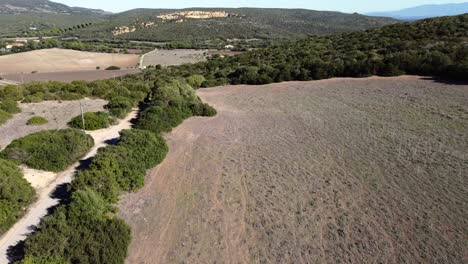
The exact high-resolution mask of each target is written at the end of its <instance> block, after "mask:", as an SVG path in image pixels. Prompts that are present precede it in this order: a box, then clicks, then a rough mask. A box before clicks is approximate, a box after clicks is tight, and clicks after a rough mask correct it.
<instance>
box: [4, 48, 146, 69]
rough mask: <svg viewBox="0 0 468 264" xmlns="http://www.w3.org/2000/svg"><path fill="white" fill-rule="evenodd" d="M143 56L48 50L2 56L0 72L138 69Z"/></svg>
mask: <svg viewBox="0 0 468 264" xmlns="http://www.w3.org/2000/svg"><path fill="white" fill-rule="evenodd" d="M138 63H139V56H138V55H133V54H109V53H97V52H85V51H76V50H65V49H45V50H35V51H30V52H24V53H18V54H12V55H5V56H0V73H1V74H6V73H31V72H34V71H37V72H56V71H83V70H95V69H96V67H97V66H99V67H101V69H105V68H106V67H109V66H114V65H115V66H119V67H120V68H122V69H124V68H131V67H136V66H137V65H138Z"/></svg>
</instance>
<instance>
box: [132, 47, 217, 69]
mask: <svg viewBox="0 0 468 264" xmlns="http://www.w3.org/2000/svg"><path fill="white" fill-rule="evenodd" d="M207 52H208V50H191V49H177V50H154V51H152V52H149V53H147V54H145V55H144V57H143V59H142V62H141V65H142V66H143V67H148V66H151V65H152V66H155V65H161V66H171V65H181V64H185V63H196V62H200V61H204V60H205V59H206V56H205V53H207Z"/></svg>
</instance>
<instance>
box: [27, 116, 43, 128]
mask: <svg viewBox="0 0 468 264" xmlns="http://www.w3.org/2000/svg"><path fill="white" fill-rule="evenodd" d="M48 122H49V121H47V119H46V118H44V117H42V116H33V117H31V118H30V119H29V120H28V122H27V123H26V124H27V125H29V126H39V125H44V124H47V123H48Z"/></svg>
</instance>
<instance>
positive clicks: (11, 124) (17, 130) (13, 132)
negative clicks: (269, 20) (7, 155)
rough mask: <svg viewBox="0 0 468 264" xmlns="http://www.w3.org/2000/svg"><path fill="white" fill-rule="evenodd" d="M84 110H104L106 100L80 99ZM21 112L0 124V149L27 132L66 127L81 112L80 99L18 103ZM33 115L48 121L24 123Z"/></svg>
mask: <svg viewBox="0 0 468 264" xmlns="http://www.w3.org/2000/svg"><path fill="white" fill-rule="evenodd" d="M81 103H82V104H83V109H84V110H85V111H86V112H97V111H104V105H106V104H107V101H105V100H101V99H95V100H94V99H93V100H91V99H84V100H81ZM19 106H20V107H21V113H19V114H15V115H14V116H13V118H11V119H10V120H8V121H7V122H6V123H5V124H3V125H0V135H1V136H0V149H3V148H5V147H6V146H8V144H10V143H11V141H13V140H15V139H17V138H21V137H24V136H27V135H29V134H32V133H35V132H39V131H43V130H50V129H59V128H66V127H67V122H68V121H70V120H71V119H72V118H73V117H75V116H77V115H79V114H80V113H81V110H80V101H61V102H59V101H45V102H42V103H31V104H19ZM33 116H42V117H45V118H46V119H47V120H48V121H49V122H48V123H47V124H44V125H39V126H31V125H27V124H26V123H27V122H28V120H29V119H30V118H31V117H33Z"/></svg>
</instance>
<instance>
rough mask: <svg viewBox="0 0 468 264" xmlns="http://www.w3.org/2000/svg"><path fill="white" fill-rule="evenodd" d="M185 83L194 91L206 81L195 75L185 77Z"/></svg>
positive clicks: (201, 76)
mask: <svg viewBox="0 0 468 264" xmlns="http://www.w3.org/2000/svg"><path fill="white" fill-rule="evenodd" d="M186 80H187V83H188V84H189V85H190V86H192V87H193V88H194V89H197V88H200V87H201V86H202V84H203V83H204V82H205V81H206V79H205V77H204V76H203V75H199V74H195V75H191V76H189V77H187V79H186Z"/></svg>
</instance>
